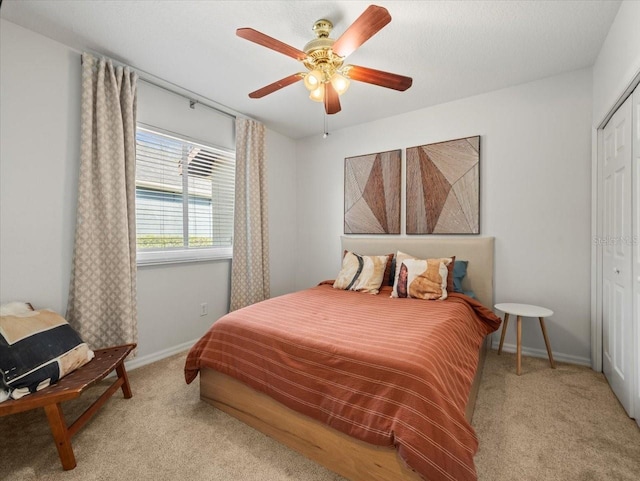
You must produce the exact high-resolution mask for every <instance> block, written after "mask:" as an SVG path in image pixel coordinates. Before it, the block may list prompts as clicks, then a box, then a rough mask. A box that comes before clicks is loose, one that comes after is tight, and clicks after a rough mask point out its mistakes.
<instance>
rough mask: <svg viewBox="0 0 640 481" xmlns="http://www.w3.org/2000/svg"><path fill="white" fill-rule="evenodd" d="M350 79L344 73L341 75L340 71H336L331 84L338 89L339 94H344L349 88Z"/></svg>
mask: <svg viewBox="0 0 640 481" xmlns="http://www.w3.org/2000/svg"><path fill="white" fill-rule="evenodd" d="M349 84H350V82H349V79H348V78H346V77H345V76H343V75H340V74H339V73H338V72H336V73H334V74H333V76H332V77H331V85H333V88H334V89H336V92H338V95H342V94H343V93H345V92H346V91H347V90H348V89H349Z"/></svg>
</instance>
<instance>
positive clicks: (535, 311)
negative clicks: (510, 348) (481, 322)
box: [494, 303, 556, 376]
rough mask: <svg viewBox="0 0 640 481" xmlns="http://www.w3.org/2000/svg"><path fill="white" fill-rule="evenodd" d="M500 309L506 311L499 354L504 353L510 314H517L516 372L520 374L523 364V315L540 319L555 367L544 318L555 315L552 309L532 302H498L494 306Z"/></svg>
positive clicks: (552, 366)
mask: <svg viewBox="0 0 640 481" xmlns="http://www.w3.org/2000/svg"><path fill="white" fill-rule="evenodd" d="M494 307H495V308H496V309H498V310H499V311H502V312H504V322H503V323H502V334H501V335H500V347H499V348H498V355H499V354H501V353H502V344H503V343H504V334H505V332H506V331H507V324H509V314H513V315H514V316H517V319H518V325H517V336H516V339H517V344H516V350H517V356H516V359H517V361H516V362H517V364H516V374H517V375H518V376H519V375H520V371H521V366H522V360H521V359H522V318H523V317H537V318H538V319H539V320H540V328H541V329H542V336H543V337H544V343H545V345H546V346H547V354H548V355H549V363H550V364H551V368H552V369H555V368H556V364H555V362H554V361H553V354H552V353H551V344H549V337H548V336H547V328H546V327H545V325H544V318H545V317H549V316H552V315H553V311H552V310H551V309H547V308H546V307H540V306H532V305H530V304H515V303H503V304H496V305H495V306H494Z"/></svg>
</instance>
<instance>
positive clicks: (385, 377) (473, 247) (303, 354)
mask: <svg viewBox="0 0 640 481" xmlns="http://www.w3.org/2000/svg"><path fill="white" fill-rule="evenodd" d="M493 244H494V240H493V238H490V237H465V238H363V237H343V238H342V248H343V250H348V251H352V252H357V253H360V254H362V255H381V254H385V253H391V252H396V251H398V250H400V251H403V252H407V253H410V254H412V255H413V256H415V257H418V258H433V257H450V256H453V255H455V256H456V258H457V259H459V260H462V259H464V260H467V261H469V263H468V268H467V275H466V277H465V279H464V280H463V289H465V290H472V291H473V292H474V293H475V295H476V297H477V299H478V301H479V302H478V301H474V300H471V299H470V298H469V297H467V296H464V295H462V294H451V295H450V296H449V298H448V299H447V300H446V301H424V300H419V299H391V298H390V297H389V294H390V287H385V288H382V289H381V292H380V293H379V294H378V295H371V294H366V293H358V292H351V291H343V290H338V289H333V288H332V286H331V284H330V283H329V284H327V283H324V284H323V283H321V284H320V285H318V286H316V287H313V288H311V289H306V290H304V291H300V292H297V293H292V294H288V295H285V296H280V297H278V298H274V299H270V300H267V301H264V302H262V303H258V304H255V305H253V306H249V307H247V308H245V309H240V310H238V311H235V312H233V313H230V314H228V315H227V316H224V317H223V318H221V319H220V320H219V321H217V322H216V323H214V325H213V326H212V328H211V329H210V330H209V331H208V332H207V333H206V334H205V335H204V336H203V338H201V339H200V340H199V341H198V343H196V345H195V346H194V347H193V348H192V349H191V351H190V352H189V355H188V357H187V361H186V364H185V377H186V380H187V382H191V381H193V379H194V378H195V377H196V376H197V374H198V373H199V374H200V395H201V398H202V399H203V400H204V401H206V402H209V403H211V404H212V405H214V406H216V407H217V408H219V409H221V410H223V411H225V412H227V413H229V414H231V415H233V416H234V417H236V418H238V419H240V420H241V421H243V422H245V423H247V424H249V425H251V426H253V427H254V428H256V429H258V430H260V431H262V432H264V433H266V434H268V435H270V436H271V437H273V438H275V439H277V440H279V441H280V442H282V443H284V444H286V445H288V446H289V447H291V448H293V449H295V450H297V451H299V452H301V453H302V454H304V455H305V456H307V457H309V458H311V459H313V460H315V461H317V462H319V463H320V464H322V465H324V466H326V467H328V468H329V469H331V470H333V471H335V472H337V473H339V474H341V475H343V476H345V477H346V478H348V479H350V480H352V481H418V480H422V479H426V480H429V481H440V480H469V481H472V480H475V479H476V474H475V467H474V465H473V455H474V454H475V452H476V450H477V445H478V442H477V439H476V437H475V432H474V431H473V428H472V427H471V425H470V422H471V417H472V415H473V408H474V406H475V397H476V395H477V389H478V386H479V381H480V376H481V372H482V364H483V361H484V353H485V352H486V349H487V344H488V343H489V337H490V333H491V332H493V331H495V330H496V329H497V328H498V327H499V323H500V320H499V319H498V318H497V317H496V316H495V315H494V314H493V313H492V312H491V311H490V310H489V309H487V308H486V307H484V306H490V305H492V303H493ZM483 304H484V306H483ZM381 333H382V334H381ZM380 354H384V356H383V357H384V358H385V359H384V361H382V360H380V358H379V355H380Z"/></svg>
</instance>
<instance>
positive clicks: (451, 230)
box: [406, 136, 480, 234]
mask: <svg viewBox="0 0 640 481" xmlns="http://www.w3.org/2000/svg"><path fill="white" fill-rule="evenodd" d="M406 195H407V217H406V221H407V225H406V232H407V234H478V233H480V137H479V136H476V137H467V138H464V139H457V140H450V141H446V142H439V143H435V144H428V145H422V146H419V147H411V148H408V149H407V194H406Z"/></svg>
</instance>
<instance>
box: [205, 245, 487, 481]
mask: <svg viewBox="0 0 640 481" xmlns="http://www.w3.org/2000/svg"><path fill="white" fill-rule="evenodd" d="M342 248H343V249H347V250H351V251H353V252H357V253H359V254H363V255H376V254H378V255H381V254H388V253H391V252H394V253H395V252H396V251H398V250H400V251H402V252H406V253H408V254H411V255H413V256H415V257H418V258H423V259H424V258H426V257H450V256H452V255H455V256H456V258H457V259H459V260H468V261H469V264H468V267H467V276H466V278H465V280H464V281H463V288H464V289H465V290H467V289H470V290H473V291H474V292H475V294H476V296H477V297H478V299H479V300H480V302H482V303H483V304H484V305H485V306H487V307H489V308H491V307H492V306H493V252H494V239H493V237H464V238H459V237H447V238H421V237H411V238H363V237H343V238H342ZM337 255H338V254H337ZM490 345H491V335H489V336H487V338H486V339H485V342H483V345H482V349H481V351H480V356H479V361H478V369H477V370H476V375H475V378H474V381H473V384H472V387H471V392H470V395H469V400H468V402H467V407H466V411H465V417H466V418H467V420H468V421H469V422H471V419H472V416H473V411H474V408H475V402H476V397H477V394H478V389H479V387H480V380H481V377H482V368H483V366H484V360H485V357H486V352H487V349H489V347H490ZM200 398H201V399H202V400H204V401H206V402H208V403H210V404H212V405H213V406H215V407H217V408H218V409H220V410H222V411H224V412H226V413H228V414H230V415H231V416H233V417H235V418H237V419H239V420H240V421H243V422H244V423H246V424H248V425H249V426H252V427H253V428H255V429H257V430H259V431H261V432H263V433H265V434H267V435H268V436H271V437H272V438H274V439H276V440H278V441H280V442H281V443H283V444H285V445H287V446H289V447H290V448H292V449H294V450H296V451H298V452H299V453H301V454H303V455H304V456H306V457H308V458H310V459H312V460H314V461H316V462H318V463H320V464H321V465H323V466H325V467H326V468H328V469H330V470H331V471H334V472H336V473H338V474H340V475H342V476H344V477H345V478H347V479H350V480H351V481H422V478H421V477H420V476H419V475H418V474H417V473H416V472H414V471H412V470H411V469H410V468H408V467H407V466H406V465H405V464H404V463H403V461H402V460H401V459H400V458H399V456H398V455H397V453H396V450H395V449H393V448H388V447H380V446H374V445H372V444H369V443H365V442H363V441H360V440H357V439H355V438H351V437H349V436H347V435H345V434H343V433H341V432H339V431H337V430H335V429H333V428H331V427H329V426H327V425H325V424H323V423H321V422H319V421H316V420H314V419H311V418H309V417H307V416H304V415H302V414H299V413H297V412H295V411H293V410H291V409H289V408H287V407H285V406H283V405H282V404H280V403H279V402H277V401H275V400H274V399H273V398H271V397H269V396H267V395H266V394H263V393H261V392H258V391H256V390H254V389H252V388H250V387H248V386H247V385H245V384H243V383H242V382H240V381H238V380H236V379H234V378H232V377H229V376H227V375H225V374H222V373H220V372H218V371H215V370H213V369H206V368H205V369H202V370H201V371H200Z"/></svg>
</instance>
